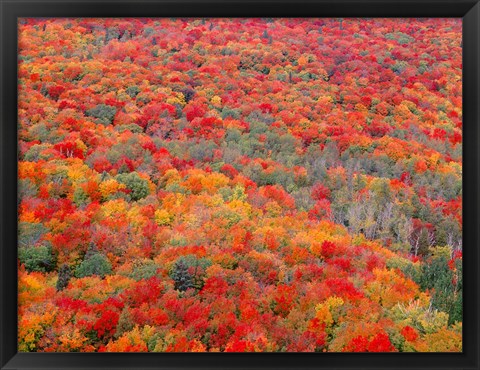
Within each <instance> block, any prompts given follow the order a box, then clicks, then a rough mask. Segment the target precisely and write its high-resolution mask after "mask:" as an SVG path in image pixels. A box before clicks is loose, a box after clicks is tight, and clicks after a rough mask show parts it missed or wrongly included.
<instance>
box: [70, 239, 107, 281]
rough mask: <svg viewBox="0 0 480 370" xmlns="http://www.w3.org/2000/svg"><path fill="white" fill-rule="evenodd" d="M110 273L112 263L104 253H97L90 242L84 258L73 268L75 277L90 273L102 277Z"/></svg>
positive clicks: (89, 274)
mask: <svg viewBox="0 0 480 370" xmlns="http://www.w3.org/2000/svg"><path fill="white" fill-rule="evenodd" d="M92 246H93V247H92ZM111 273H112V265H111V263H110V260H109V259H108V258H107V257H106V256H105V255H103V254H101V253H99V252H98V251H97V248H96V246H95V245H94V244H93V243H91V244H90V247H89V249H88V251H87V253H86V254H85V257H84V260H83V261H82V263H80V265H79V266H78V267H77V268H76V270H75V276H76V277H77V278H82V277H85V276H92V275H97V276H100V277H102V278H103V277H105V276H106V275H109V274H111Z"/></svg>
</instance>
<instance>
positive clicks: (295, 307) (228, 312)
mask: <svg viewBox="0 0 480 370" xmlns="http://www.w3.org/2000/svg"><path fill="white" fill-rule="evenodd" d="M461 32H462V25H461V20H460V19H434V18H432V19H333V18H332V19H308V18H307V19H220V18H219V19H168V18H158V19H146V18H141V19H40V18H38V19H20V21H19V61H18V63H19V71H18V78H19V80H18V81H19V85H18V93H19V108H18V109H19V111H18V113H19V115H18V117H19V125H18V140H19V148H18V149H19V154H18V155H19V163H18V177H19V195H18V230H19V237H18V263H19V267H18V269H19V287H18V289H19V290H18V294H19V296H18V299H19V333H18V341H19V342H18V345H19V350H20V351H24V352H31V351H42V352H92V351H98V352H128V351H138V352H171V351H174V352H181V351H188V352H204V351H209V352H231V351H240V352H241V351H246V352H250V351H259V352H270V351H275V352H276V351H289V352H299V351H301V352H304V351H305V352H307V351H308V352H342V351H343V352H395V351H399V352H448V351H455V352H458V351H461V350H462V96H461V91H462V85H461V79H462V64H461V63H462V58H461V55H462V44H461V40H462V39H461Z"/></svg>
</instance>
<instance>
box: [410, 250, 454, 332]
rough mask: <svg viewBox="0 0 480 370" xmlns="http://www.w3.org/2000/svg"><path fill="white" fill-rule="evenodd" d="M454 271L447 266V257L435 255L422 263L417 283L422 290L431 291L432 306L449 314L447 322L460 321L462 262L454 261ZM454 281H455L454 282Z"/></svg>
mask: <svg viewBox="0 0 480 370" xmlns="http://www.w3.org/2000/svg"><path fill="white" fill-rule="evenodd" d="M455 269H456V271H454V270H453V269H452V268H451V267H449V258H448V257H447V256H445V255H436V256H433V257H432V258H431V261H429V262H428V263H425V264H423V265H422V274H421V276H420V281H419V284H420V286H421V288H422V289H423V290H427V289H428V290H430V291H431V292H432V306H433V307H434V308H436V309H438V310H440V311H444V312H446V313H448V314H449V320H448V321H449V324H452V323H454V322H456V321H462V302H463V298H462V284H463V281H462V263H461V261H460V260H457V261H456V262H455ZM454 281H456V283H454Z"/></svg>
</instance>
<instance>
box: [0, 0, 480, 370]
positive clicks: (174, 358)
mask: <svg viewBox="0 0 480 370" xmlns="http://www.w3.org/2000/svg"><path fill="white" fill-rule="evenodd" d="M0 12H1V41H0V42H1V45H0V47H1V63H2V65H1V76H0V81H1V99H0V100H1V124H0V138H1V139H0V148H1V152H0V153H1V154H0V155H1V158H0V161H1V165H0V209H1V212H2V213H1V217H0V219H1V224H0V236H1V245H0V268H1V274H0V277H1V281H0V284H1V287H0V290H1V306H0V309H1V312H0V367H1V369H5V370H13V369H73V368H76V369H153V368H158V369H243V368H245V369H247V368H249V369H313V368H327V369H406V368H409V369H479V363H480V360H479V348H480V343H479V295H478V293H479V286H480V285H479V274H478V267H479V266H480V261H479V253H478V249H479V247H480V245H479V232H480V220H479V217H478V211H479V209H480V203H479V197H478V193H479V192H478V186H479V175H480V171H479V167H478V166H479V159H480V146H479V145H478V143H480V130H479V129H478V125H479V123H480V104H479V103H480V94H479V93H480V73H479V69H480V68H479V67H480V4H479V2H478V0H390V1H389V0H336V1H335V0H326V1H323V0H297V1H294V0H279V1H278V0H277V1H270V0H258V1H254V0H230V1H226V0H223V1H221V0H198V1H194V0H142V1H133V0H123V1H122V0H116V1H106V0H103V1H99V2H97V1H94V0H77V1H60V0H49V1H47V0H38V1H34V0H30V1H24V0H0ZM19 17H462V18H463V130H464V133H463V168H464V170H463V171H464V172H463V222H464V223H463V239H464V240H463V245H464V258H463V264H464V274H465V276H464V287H463V289H464V322H463V323H464V326H463V330H464V331H463V353H452V354H446V353H380V354H366V353H362V354H353V353H319V354H315V353H313V354H310V353H282V354H281V353H245V354H239V353H230V354H226V353H202V354H194V353H159V354H153V353H143V354H138V353H135V354H127V353H104V354H98V353H62V354H48V353H17V254H16V253H17V196H16V194H17V139H16V137H17V136H16V135H17V124H16V119H17V94H16V89H17V78H16V69H17V18H19Z"/></svg>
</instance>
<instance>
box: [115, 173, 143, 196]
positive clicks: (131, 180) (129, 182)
mask: <svg viewBox="0 0 480 370" xmlns="http://www.w3.org/2000/svg"><path fill="white" fill-rule="evenodd" d="M116 180H117V181H119V182H121V183H122V184H125V185H126V186H127V189H129V190H131V193H130V197H131V198H132V200H135V201H136V200H140V199H142V198H145V197H146V196H147V195H148V194H149V188H148V181H147V180H145V179H142V178H141V177H140V176H139V175H138V173H136V172H130V173H121V174H119V175H117V176H116Z"/></svg>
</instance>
